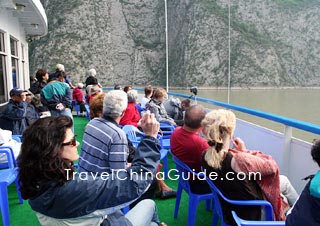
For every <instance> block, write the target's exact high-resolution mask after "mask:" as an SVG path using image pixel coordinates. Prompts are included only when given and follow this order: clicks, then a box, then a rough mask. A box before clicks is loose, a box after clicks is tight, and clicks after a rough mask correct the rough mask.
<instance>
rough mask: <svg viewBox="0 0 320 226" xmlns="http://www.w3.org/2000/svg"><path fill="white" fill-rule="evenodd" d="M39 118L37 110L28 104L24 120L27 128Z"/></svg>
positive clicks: (31, 104)
mask: <svg viewBox="0 0 320 226" xmlns="http://www.w3.org/2000/svg"><path fill="white" fill-rule="evenodd" d="M39 118H40V112H39V109H38V108H37V107H36V106H34V104H33V103H28V105H27V110H26V120H27V124H28V126H31V125H32V124H33V123H34V122H35V121H37V120H38V119H39Z"/></svg>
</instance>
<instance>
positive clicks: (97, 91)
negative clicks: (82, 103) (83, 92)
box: [86, 85, 102, 104]
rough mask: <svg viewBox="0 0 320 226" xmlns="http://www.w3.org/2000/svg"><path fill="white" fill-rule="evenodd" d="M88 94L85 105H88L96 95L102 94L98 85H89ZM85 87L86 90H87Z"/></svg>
mask: <svg viewBox="0 0 320 226" xmlns="http://www.w3.org/2000/svg"><path fill="white" fill-rule="evenodd" d="M88 87H89V89H90V92H89V93H88V94H87V96H86V98H87V104H90V102H91V100H92V99H93V98H94V97H95V96H97V95H98V94H100V93H102V89H101V87H100V86H99V85H89V86H88ZM88 87H87V88H88Z"/></svg>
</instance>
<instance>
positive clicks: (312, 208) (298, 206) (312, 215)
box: [286, 173, 320, 226]
mask: <svg viewBox="0 0 320 226" xmlns="http://www.w3.org/2000/svg"><path fill="white" fill-rule="evenodd" d="M318 174H319V175H318V178H319V176H320V173H318ZM313 180H315V178H313V179H312V180H311V181H310V182H309V183H308V184H307V185H306V186H305V188H304V189H303V191H302V193H301V195H300V197H299V199H298V200H297V202H296V203H295V204H294V206H293V208H292V210H291V213H290V214H289V215H288V216H287V219H286V226H300V225H306V226H316V225H320V214H319V211H320V194H319V193H318V195H317V197H316V196H314V195H316V194H314V195H312V194H311V192H310V191H311V184H312V181H313ZM317 186H318V191H319V187H320V184H319V183H318V184H317Z"/></svg>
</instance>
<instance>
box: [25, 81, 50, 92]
mask: <svg viewBox="0 0 320 226" xmlns="http://www.w3.org/2000/svg"><path fill="white" fill-rule="evenodd" d="M46 85H47V83H45V82H39V81H37V82H35V83H33V84H32V85H31V87H30V89H29V90H30V92H32V93H33V94H40V93H41V90H42V89H43V87H45V86H46Z"/></svg>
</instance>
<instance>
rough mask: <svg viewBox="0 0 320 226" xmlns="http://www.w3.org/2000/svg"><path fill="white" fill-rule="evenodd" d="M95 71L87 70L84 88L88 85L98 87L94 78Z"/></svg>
mask: <svg viewBox="0 0 320 226" xmlns="http://www.w3.org/2000/svg"><path fill="white" fill-rule="evenodd" d="M96 75H97V71H96V69H94V68H91V69H89V71H88V77H87V79H86V81H85V84H86V87H87V86H89V85H99V82H98V79H97V78H96Z"/></svg>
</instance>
